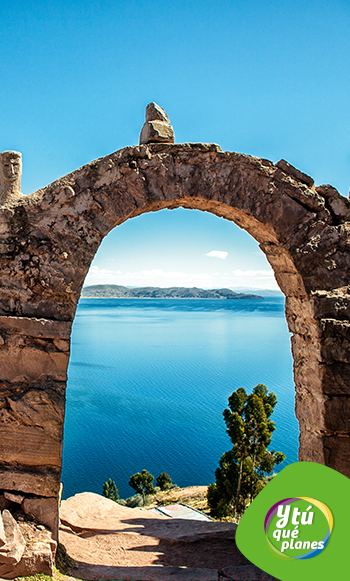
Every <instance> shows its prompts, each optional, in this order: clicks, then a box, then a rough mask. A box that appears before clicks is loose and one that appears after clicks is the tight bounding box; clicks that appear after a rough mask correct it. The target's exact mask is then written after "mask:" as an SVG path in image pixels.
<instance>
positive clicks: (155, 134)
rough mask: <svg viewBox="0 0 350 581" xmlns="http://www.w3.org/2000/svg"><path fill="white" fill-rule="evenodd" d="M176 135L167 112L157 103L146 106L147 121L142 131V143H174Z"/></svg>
mask: <svg viewBox="0 0 350 581" xmlns="http://www.w3.org/2000/svg"><path fill="white" fill-rule="evenodd" d="M174 141H175V135H174V130H173V128H172V126H171V125H170V120H169V117H168V115H167V114H166V112H165V111H164V109H163V108H162V107H160V106H159V105H157V103H149V104H148V105H147V107H146V122H145V123H144V125H143V127H142V129H141V133H140V145H141V144H143V143H174Z"/></svg>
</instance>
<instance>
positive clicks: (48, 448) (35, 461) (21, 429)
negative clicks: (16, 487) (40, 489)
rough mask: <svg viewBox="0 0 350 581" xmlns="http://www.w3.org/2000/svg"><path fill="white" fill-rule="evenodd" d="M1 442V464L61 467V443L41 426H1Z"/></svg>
mask: <svg viewBox="0 0 350 581" xmlns="http://www.w3.org/2000/svg"><path fill="white" fill-rule="evenodd" d="M0 442H1V446H0V462H1V463H7V464H13V463H16V464H17V465H18V466H33V467H34V466H51V467H52V466H55V467H57V468H59V467H60V465H61V441H60V440H59V439H57V438H50V436H49V435H48V433H46V432H45V431H44V430H43V428H42V427H41V426H25V425H20V424H15V423H14V424H13V425H11V424H10V425H3V424H0ZM11 488H12V487H11Z"/></svg>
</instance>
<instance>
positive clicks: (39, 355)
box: [0, 347, 68, 383]
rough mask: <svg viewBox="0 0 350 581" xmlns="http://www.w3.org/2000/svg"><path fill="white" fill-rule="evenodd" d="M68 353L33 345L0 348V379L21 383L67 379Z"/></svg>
mask: <svg viewBox="0 0 350 581" xmlns="http://www.w3.org/2000/svg"><path fill="white" fill-rule="evenodd" d="M67 367H68V355H67V354H66V353H62V352H53V353H47V352H46V351H43V350H42V349H35V348H34V347H24V348H19V347H17V348H15V347H13V348H8V349H4V348H3V349H1V350H0V370H1V371H0V381H8V382H10V383H22V382H33V381H40V380H42V379H48V380H53V381H66V380H67Z"/></svg>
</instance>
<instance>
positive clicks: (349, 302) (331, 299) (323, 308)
mask: <svg viewBox="0 0 350 581" xmlns="http://www.w3.org/2000/svg"><path fill="white" fill-rule="evenodd" d="M311 294H312V297H313V302H314V308H315V317H317V319H336V320H349V318H350V287H348V286H346V287H343V288H339V289H334V290H332V291H323V290H318V291H314V292H313V293H311Z"/></svg>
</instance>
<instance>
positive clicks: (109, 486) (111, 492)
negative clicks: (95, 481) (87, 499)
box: [102, 478, 119, 502]
mask: <svg viewBox="0 0 350 581" xmlns="http://www.w3.org/2000/svg"><path fill="white" fill-rule="evenodd" d="M102 494H103V496H105V497H106V498H109V499H110V500H114V501H115V502H116V501H117V500H119V494H118V488H117V486H116V483H115V482H114V480H112V478H109V479H108V480H107V482H105V483H104V485H103V491H102Z"/></svg>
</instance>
